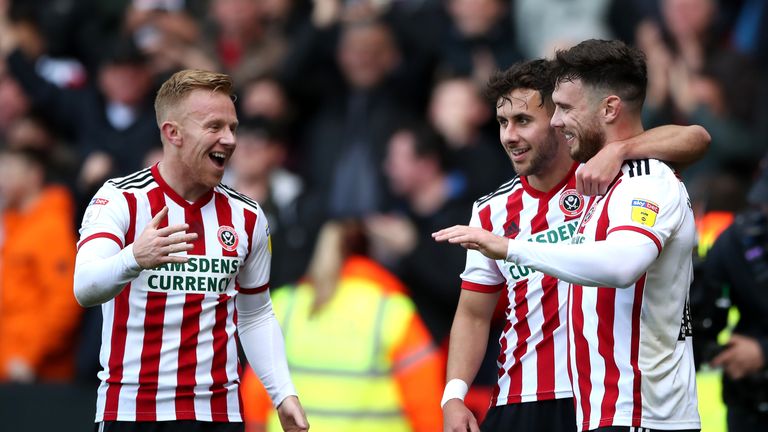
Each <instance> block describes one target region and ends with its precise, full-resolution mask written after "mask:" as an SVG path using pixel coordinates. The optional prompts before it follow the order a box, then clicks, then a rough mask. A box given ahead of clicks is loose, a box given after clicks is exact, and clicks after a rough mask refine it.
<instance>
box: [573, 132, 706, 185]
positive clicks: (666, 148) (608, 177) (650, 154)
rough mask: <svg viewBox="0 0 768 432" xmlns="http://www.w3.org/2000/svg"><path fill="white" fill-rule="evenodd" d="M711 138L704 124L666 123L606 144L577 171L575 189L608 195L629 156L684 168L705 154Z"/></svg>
mask: <svg viewBox="0 0 768 432" xmlns="http://www.w3.org/2000/svg"><path fill="white" fill-rule="evenodd" d="M710 140H711V138H710V136H709V133H707V131H706V129H704V128H703V127H701V126H698V125H691V126H676V125H666V126H659V127H657V128H654V129H650V130H647V131H645V132H643V133H641V134H640V135H637V136H634V137H631V138H627V139H625V140H621V141H613V142H609V143H606V144H605V146H604V147H603V149H602V150H600V152H598V153H597V155H595V156H594V157H593V158H592V159H590V160H589V161H588V162H587V163H586V164H584V166H582V167H580V168H579V170H578V171H577V172H576V188H577V190H578V191H579V192H580V193H582V194H584V195H590V196H592V195H603V194H605V192H606V191H607V189H608V185H610V184H611V182H613V180H614V179H615V178H616V175H617V174H618V173H619V170H620V169H621V165H622V164H623V163H624V161H625V160H630V159H646V158H652V159H659V160H663V161H666V162H670V163H671V164H672V165H673V166H675V167H676V168H677V169H682V168H684V167H685V166H687V165H689V164H691V163H693V162H695V161H697V160H699V159H701V158H702V157H703V156H704V154H705V153H706V152H707V149H708V148H709V143H710Z"/></svg>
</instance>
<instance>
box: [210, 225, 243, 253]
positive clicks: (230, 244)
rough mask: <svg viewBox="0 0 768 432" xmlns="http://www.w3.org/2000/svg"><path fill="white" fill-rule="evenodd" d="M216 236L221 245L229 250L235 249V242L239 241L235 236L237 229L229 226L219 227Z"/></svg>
mask: <svg viewBox="0 0 768 432" xmlns="http://www.w3.org/2000/svg"><path fill="white" fill-rule="evenodd" d="M216 238H218V239H219V244H221V247H222V248H224V250H228V251H230V252H231V251H233V250H235V249H237V244H238V243H239V242H240V239H238V238H237V231H235V229H234V228H232V227H230V226H223V227H221V228H219V232H218V233H217V235H216Z"/></svg>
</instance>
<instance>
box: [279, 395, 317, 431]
mask: <svg viewBox="0 0 768 432" xmlns="http://www.w3.org/2000/svg"><path fill="white" fill-rule="evenodd" d="M277 417H278V418H279V419H280V426H282V427H283V430H284V431H285V432H305V431H308V430H309V422H307V415H306V414H304V408H302V407H301V403H300V402H299V398H297V397H296V396H288V397H287V398H285V399H283V401H282V402H281V403H280V405H279V406H278V407H277Z"/></svg>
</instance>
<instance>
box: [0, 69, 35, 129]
mask: <svg viewBox="0 0 768 432" xmlns="http://www.w3.org/2000/svg"><path fill="white" fill-rule="evenodd" d="M4 66H5V65H4V64H3V63H2V62H0V142H2V141H4V140H5V139H6V138H7V137H6V134H7V133H8V130H9V129H10V128H11V126H12V125H13V124H14V122H16V121H17V120H18V119H20V118H22V117H23V116H24V115H26V114H27V113H28V112H29V106H30V102H29V98H28V97H27V95H26V94H24V91H23V90H22V89H21V87H20V86H19V83H18V81H16V80H15V79H13V77H12V76H11V75H10V74H9V73H8V72H7V71H6V70H5V67H4Z"/></svg>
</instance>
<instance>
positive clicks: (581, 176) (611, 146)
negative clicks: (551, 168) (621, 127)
mask: <svg viewBox="0 0 768 432" xmlns="http://www.w3.org/2000/svg"><path fill="white" fill-rule="evenodd" d="M620 150H621V148H620V145H619V144H618V143H608V144H606V145H605V146H604V147H603V148H602V150H600V151H599V152H597V154H596V155H595V156H593V157H592V159H590V160H588V161H587V163H586V164H584V165H582V166H580V167H579V169H577V170H576V190H577V191H578V192H579V193H580V194H582V195H586V196H595V195H605V193H606V192H608V186H610V184H611V183H612V182H613V180H614V179H615V178H616V175H617V174H618V173H619V171H621V165H622V164H623V163H624V157H623V155H622V153H621V151H620Z"/></svg>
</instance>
